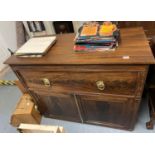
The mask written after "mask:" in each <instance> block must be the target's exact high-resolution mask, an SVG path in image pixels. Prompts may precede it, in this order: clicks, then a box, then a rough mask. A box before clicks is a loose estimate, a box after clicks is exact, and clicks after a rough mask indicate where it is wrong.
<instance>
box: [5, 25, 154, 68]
mask: <svg viewBox="0 0 155 155" xmlns="http://www.w3.org/2000/svg"><path fill="white" fill-rule="evenodd" d="M120 32H121V42H120V44H119V46H118V48H117V49H116V50H115V51H109V52H107V51H106V52H87V53H77V52H74V51H73V46H74V41H73V40H74V37H75V34H62V35H57V42H56V44H55V45H54V46H53V47H52V48H50V49H49V51H48V53H47V54H46V55H45V56H43V57H41V58H20V57H16V56H10V57H9V58H8V59H7V60H6V61H5V63H6V64H10V65H82V64H86V65H90V64H92V65H93V64H155V59H154V57H153V54H152V51H151V49H150V46H149V43H148V41H147V38H146V36H145V33H144V31H143V28H142V27H138V28H124V29H121V31H120Z"/></svg>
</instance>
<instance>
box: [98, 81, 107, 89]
mask: <svg viewBox="0 0 155 155" xmlns="http://www.w3.org/2000/svg"><path fill="white" fill-rule="evenodd" d="M96 85H97V88H98V89H99V90H104V89H105V84H104V82H103V81H97V82H96Z"/></svg>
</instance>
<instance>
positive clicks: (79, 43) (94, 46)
mask: <svg viewBox="0 0 155 155" xmlns="http://www.w3.org/2000/svg"><path fill="white" fill-rule="evenodd" d="M119 39H120V32H119V29H118V28H117V26H116V24H114V23H112V22H102V23H101V22H89V23H85V24H83V26H82V27H81V28H80V29H79V32H78V33H77V35H76V37H75V45H74V50H75V51H77V52H79V51H86V52H87V51H111V50H112V51H113V50H115V49H116V47H117V46H118V42H119Z"/></svg>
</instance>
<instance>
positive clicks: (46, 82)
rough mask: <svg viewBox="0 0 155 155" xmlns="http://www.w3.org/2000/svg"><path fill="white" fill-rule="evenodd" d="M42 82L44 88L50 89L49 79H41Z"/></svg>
mask: <svg viewBox="0 0 155 155" xmlns="http://www.w3.org/2000/svg"><path fill="white" fill-rule="evenodd" d="M42 81H43V83H44V86H46V87H50V86H51V83H50V80H49V79H47V78H43V79H42Z"/></svg>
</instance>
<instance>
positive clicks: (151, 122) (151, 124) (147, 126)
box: [146, 120, 153, 129]
mask: <svg viewBox="0 0 155 155" xmlns="http://www.w3.org/2000/svg"><path fill="white" fill-rule="evenodd" d="M146 128H147V129H153V120H150V121H149V122H146Z"/></svg>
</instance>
